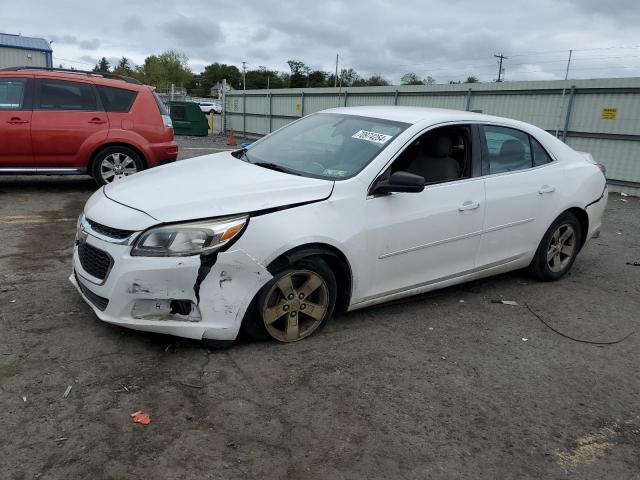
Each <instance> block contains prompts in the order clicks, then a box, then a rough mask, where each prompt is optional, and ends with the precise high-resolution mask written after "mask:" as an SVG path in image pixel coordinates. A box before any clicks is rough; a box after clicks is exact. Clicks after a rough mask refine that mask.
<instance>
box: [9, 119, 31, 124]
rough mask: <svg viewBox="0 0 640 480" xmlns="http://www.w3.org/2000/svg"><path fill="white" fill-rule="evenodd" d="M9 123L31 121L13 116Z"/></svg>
mask: <svg viewBox="0 0 640 480" xmlns="http://www.w3.org/2000/svg"><path fill="white" fill-rule="evenodd" d="M7 123H11V124H14V125H15V124H20V123H29V120H23V119H21V118H20V117H11V118H10V119H9V120H7Z"/></svg>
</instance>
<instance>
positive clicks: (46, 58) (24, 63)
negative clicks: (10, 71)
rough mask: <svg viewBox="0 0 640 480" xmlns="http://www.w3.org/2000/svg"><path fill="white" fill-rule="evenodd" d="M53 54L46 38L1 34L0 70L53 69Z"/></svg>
mask: <svg viewBox="0 0 640 480" xmlns="http://www.w3.org/2000/svg"><path fill="white" fill-rule="evenodd" d="M52 54H53V51H52V50H51V46H50V45H49V42H47V41H46V40H45V39H44V38H32V37H23V36H22V35H11V34H8V33H0V68H6V67H53V57H52Z"/></svg>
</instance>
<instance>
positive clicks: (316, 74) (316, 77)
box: [307, 70, 329, 87]
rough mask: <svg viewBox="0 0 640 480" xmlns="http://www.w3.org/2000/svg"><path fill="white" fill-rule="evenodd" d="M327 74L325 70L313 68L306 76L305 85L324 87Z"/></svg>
mask: <svg viewBox="0 0 640 480" xmlns="http://www.w3.org/2000/svg"><path fill="white" fill-rule="evenodd" d="M328 77H329V74H328V73H327V72H323V71H322V70H314V71H313V72H311V73H310V74H309V76H308V77H307V86H308V87H324V86H326V85H327V78H328Z"/></svg>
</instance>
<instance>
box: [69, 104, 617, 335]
mask: <svg viewBox="0 0 640 480" xmlns="http://www.w3.org/2000/svg"><path fill="white" fill-rule="evenodd" d="M606 201H607V189H606V182H605V177H604V174H603V171H602V169H601V168H599V165H598V164H596V163H595V162H594V161H593V160H592V159H591V158H590V156H589V155H587V154H581V153H578V152H575V151H574V150H572V149H571V148H570V147H568V146H567V145H565V144H564V143H562V142H561V141H559V140H558V139H556V138H555V137H553V136H552V135H550V134H548V133H546V132H545V131H543V130H541V129H539V128H537V127H534V126H532V125H528V124H526V123H522V122H519V121H514V120H508V119H504V118H498V117H491V116H486V115H481V114H475V113H470V112H463V111H450V110H438V109H426V108H410V107H382V106H379V107H356V108H338V109H332V110H327V111H324V112H320V113H317V114H313V115H309V116H307V117H304V118H302V119H300V120H298V121H296V122H294V123H292V124H290V125H288V126H286V127H284V128H282V129H280V130H278V131H277V132H274V133H273V134H271V135H268V136H267V137H265V138H263V139H261V140H259V141H258V142H256V143H254V144H252V145H251V146H250V147H249V148H248V149H241V150H237V151H235V152H223V153H218V154H215V155H207V156H203V157H198V158H193V159H189V160H184V161H180V162H178V163H175V164H172V165H166V166H163V167H161V168H154V169H150V170H147V171H144V172H141V173H138V174H136V175H134V176H132V177H128V178H126V179H124V180H121V181H119V182H116V183H113V184H110V185H107V186H106V187H104V188H102V189H101V190H99V191H97V192H96V193H95V194H94V195H93V196H92V197H91V198H90V200H89V201H88V202H87V204H86V206H85V209H84V212H83V214H82V216H81V217H80V218H79V220H78V229H77V236H76V247H75V249H74V254H73V273H72V275H71V277H70V280H71V282H72V283H73V284H74V285H76V287H77V288H78V290H79V292H80V293H81V295H82V297H83V298H84V299H85V301H86V302H87V303H88V304H89V305H91V307H92V308H93V310H94V311H95V313H96V314H97V315H98V317H99V318H100V319H102V320H104V321H106V322H110V323H113V324H116V325H121V326H124V327H129V328H134V329H138V330H146V331H153V332H161V333H167V334H172V335H177V336H181V337H188V338H194V339H210V340H215V341H223V342H225V341H226V342H230V341H233V340H234V339H235V338H236V337H237V336H238V334H239V332H240V331H241V330H242V331H244V332H245V333H246V334H248V335H250V336H253V337H267V336H270V337H272V338H273V339H276V340H279V341H282V342H293V341H297V340H300V339H303V338H305V337H307V336H309V335H311V334H312V333H314V332H316V331H318V330H319V329H320V328H321V327H322V326H323V325H325V324H326V323H327V321H328V320H329V319H330V318H331V317H332V316H333V314H334V312H335V311H336V310H355V309H358V308H362V307H366V306H369V305H373V304H376V303H380V302H384V301H388V300H391V299H396V298H399V297H403V296H408V295H413V294H417V293H421V292H425V291H428V290H433V289H436V288H442V287H445V286H448V285H452V284H456V283H460V282H465V281H468V280H473V279H477V278H480V277H486V276H489V275H494V274H497V273H501V272H506V271H509V270H514V269H519V268H525V267H528V268H529V269H530V270H531V272H532V273H533V274H534V275H535V276H536V277H538V278H539V279H541V280H556V279H558V278H560V277H562V276H563V275H564V274H565V273H566V272H567V271H568V270H569V269H570V268H571V265H572V264H573V262H574V260H575V258H576V255H577V254H578V252H579V251H580V250H581V249H582V248H583V247H584V245H585V242H587V241H588V240H589V239H590V238H591V237H593V236H594V235H595V234H597V232H598V231H599V228H600V224H601V219H602V214H603V211H604V209H605V205H606Z"/></svg>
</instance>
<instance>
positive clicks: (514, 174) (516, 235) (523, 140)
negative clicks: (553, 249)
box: [476, 125, 562, 268]
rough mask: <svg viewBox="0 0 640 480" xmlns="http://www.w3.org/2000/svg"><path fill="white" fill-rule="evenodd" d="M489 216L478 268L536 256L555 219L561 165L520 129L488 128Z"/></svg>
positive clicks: (485, 140) (485, 138) (485, 155)
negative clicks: (545, 233)
mask: <svg viewBox="0 0 640 480" xmlns="http://www.w3.org/2000/svg"><path fill="white" fill-rule="evenodd" d="M480 137H481V141H482V142H483V173H484V175H485V177H484V178H485V188H486V213H485V221H484V228H483V234H482V239H481V241H480V249H479V250H478V258H477V261H476V263H477V267H478V268H483V267H485V268H488V267H492V266H496V265H500V264H504V263H508V262H512V261H518V260H520V259H522V258H524V257H527V256H529V255H531V254H532V253H533V252H535V249H536V248H537V246H538V243H539V241H540V238H541V236H542V234H543V233H544V231H545V230H546V229H547V228H548V226H549V225H550V224H551V222H552V221H553V216H554V208H553V205H554V198H555V197H556V195H557V193H556V187H558V185H557V180H558V178H559V177H561V176H562V169H561V167H560V165H559V164H558V162H554V161H552V158H551V156H550V155H549V154H548V153H547V152H546V151H545V149H544V148H543V147H542V145H540V143H539V142H538V141H537V140H535V139H534V138H533V137H532V136H530V135H529V134H528V133H526V132H523V131H521V130H517V129H513V128H507V127H503V126H498V125H484V126H483V127H482V129H481V135H480Z"/></svg>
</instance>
